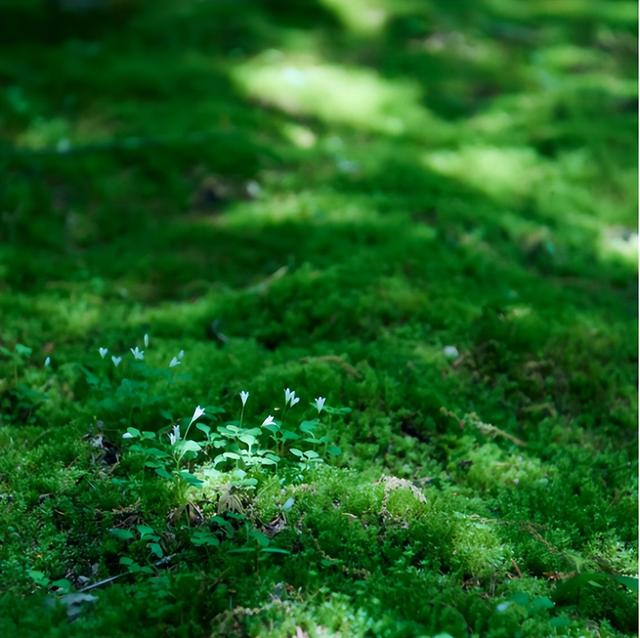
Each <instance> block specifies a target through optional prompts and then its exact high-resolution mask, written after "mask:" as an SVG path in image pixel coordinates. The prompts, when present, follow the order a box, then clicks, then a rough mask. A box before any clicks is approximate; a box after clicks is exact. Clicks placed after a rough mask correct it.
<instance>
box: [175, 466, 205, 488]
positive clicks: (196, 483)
mask: <svg viewBox="0 0 640 638" xmlns="http://www.w3.org/2000/svg"><path fill="white" fill-rule="evenodd" d="M180 476H181V477H182V479H183V480H184V481H185V482H186V483H188V484H189V485H191V486H193V487H200V486H201V485H204V481H201V480H200V479H199V478H198V477H197V476H194V475H193V474H191V472H187V470H180Z"/></svg>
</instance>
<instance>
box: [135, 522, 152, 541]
mask: <svg viewBox="0 0 640 638" xmlns="http://www.w3.org/2000/svg"><path fill="white" fill-rule="evenodd" d="M136 529H137V530H138V532H139V534H140V538H141V539H144V538H145V537H146V536H151V535H155V531H154V529H153V527H149V526H148V525H136Z"/></svg>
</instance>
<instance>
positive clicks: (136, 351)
mask: <svg viewBox="0 0 640 638" xmlns="http://www.w3.org/2000/svg"><path fill="white" fill-rule="evenodd" d="M129 350H131V354H132V355H133V358H134V359H136V360H139V361H142V360H143V359H144V350H140V348H138V346H136V347H135V348H129Z"/></svg>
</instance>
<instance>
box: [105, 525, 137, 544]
mask: <svg viewBox="0 0 640 638" xmlns="http://www.w3.org/2000/svg"><path fill="white" fill-rule="evenodd" d="M109 534H111V536H115V537H116V538H118V539H120V540H121V541H130V540H132V539H133V538H135V534H134V533H133V532H132V531H131V530H128V529H120V528H119V527H112V528H111V529H110V530H109Z"/></svg>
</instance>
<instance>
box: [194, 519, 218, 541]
mask: <svg viewBox="0 0 640 638" xmlns="http://www.w3.org/2000/svg"><path fill="white" fill-rule="evenodd" d="M225 522H226V521H225ZM191 542H192V543H193V544H194V545H198V546H201V545H209V546H211V547H217V546H218V545H220V541H219V540H218V538H217V536H216V535H215V534H213V533H212V532H210V531H209V530H207V529H198V530H196V531H195V532H193V534H192V535H191Z"/></svg>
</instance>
